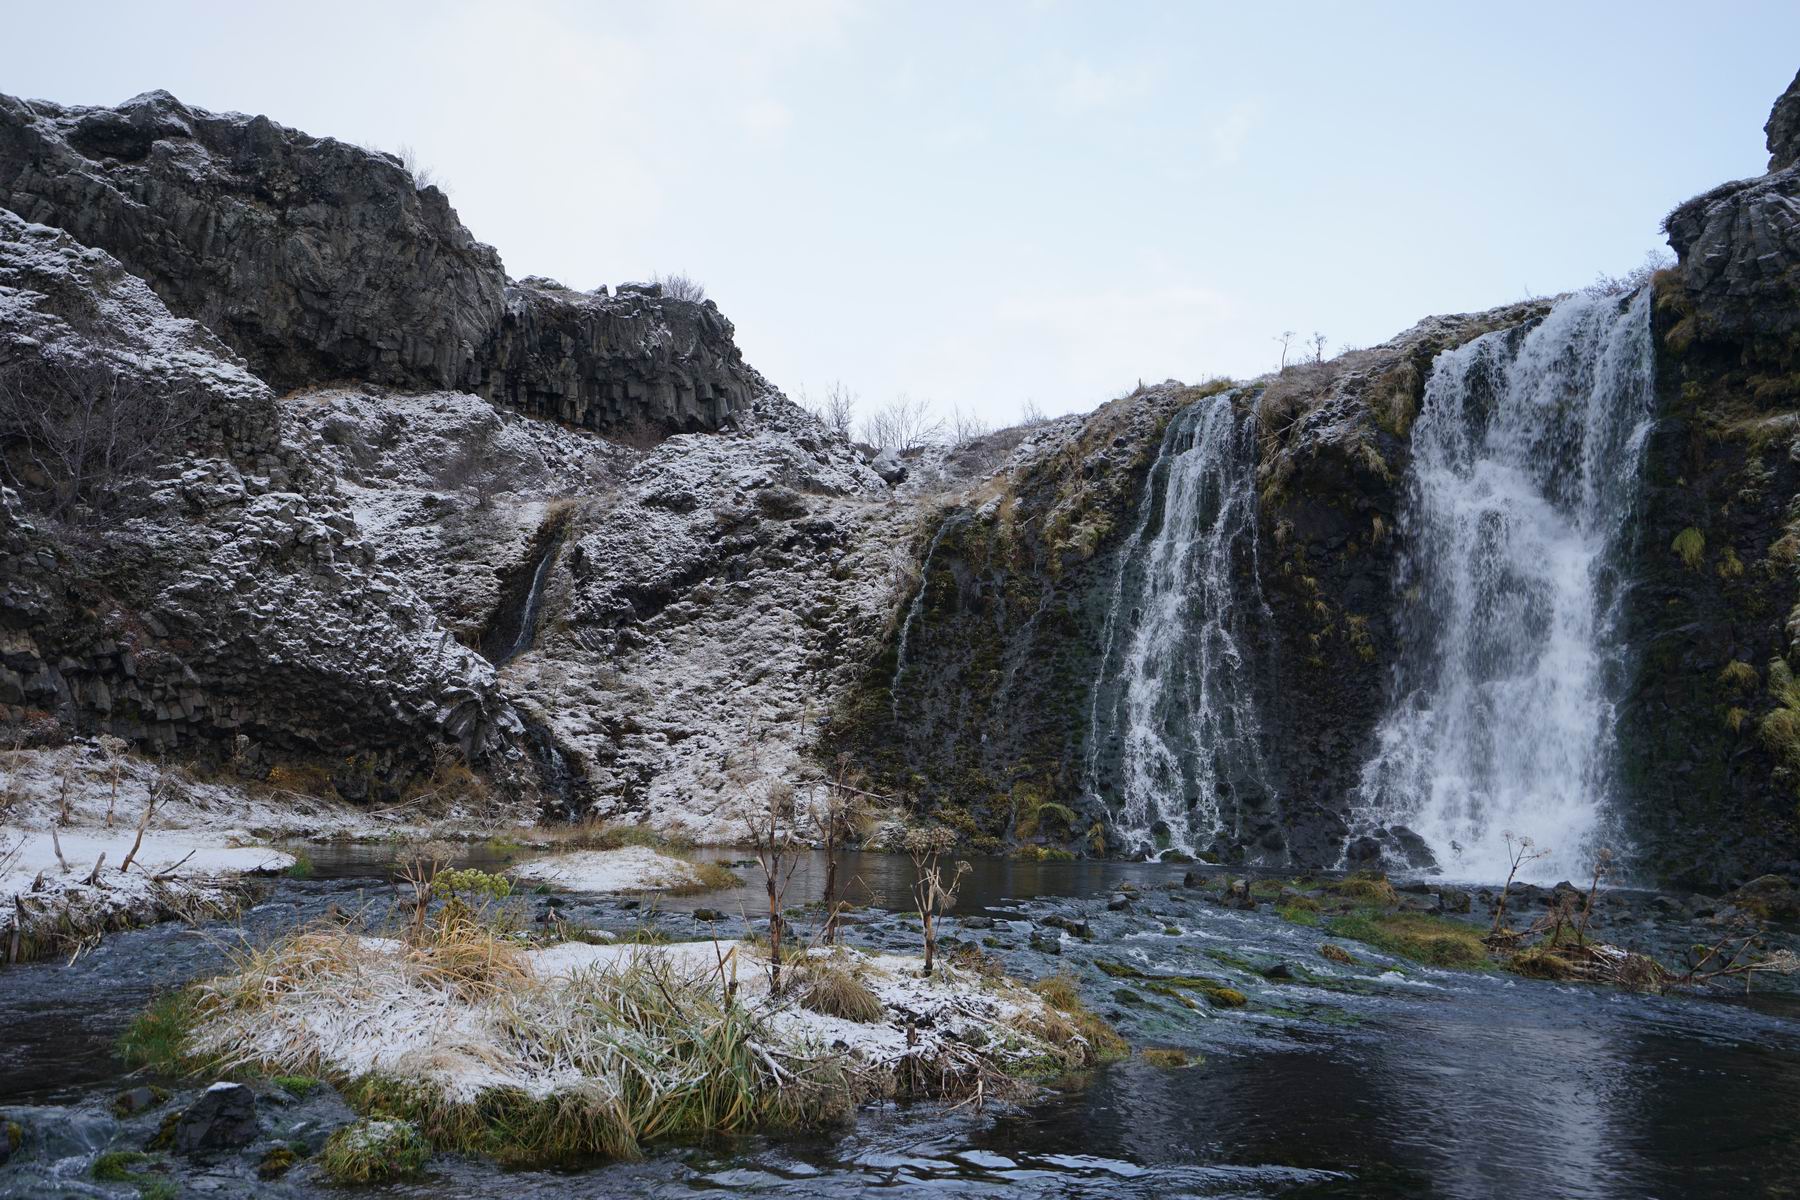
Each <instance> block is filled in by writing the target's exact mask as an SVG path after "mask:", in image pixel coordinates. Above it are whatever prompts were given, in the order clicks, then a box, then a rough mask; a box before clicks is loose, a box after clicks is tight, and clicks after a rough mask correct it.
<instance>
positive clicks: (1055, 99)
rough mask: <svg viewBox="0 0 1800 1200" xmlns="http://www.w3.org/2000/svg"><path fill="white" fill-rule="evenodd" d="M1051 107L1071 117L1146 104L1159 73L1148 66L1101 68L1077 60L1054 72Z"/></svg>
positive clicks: (1054, 69)
mask: <svg viewBox="0 0 1800 1200" xmlns="http://www.w3.org/2000/svg"><path fill="white" fill-rule="evenodd" d="M1053 71H1054V75H1053V78H1052V81H1051V84H1050V100H1051V104H1052V105H1053V106H1054V107H1055V108H1056V110H1057V111H1058V112H1062V113H1066V114H1069V115H1071V116H1073V115H1077V114H1081V113H1091V112H1098V111H1101V110H1103V109H1109V108H1117V107H1119V106H1121V105H1125V104H1131V103H1134V102H1136V101H1139V100H1142V99H1144V98H1145V97H1147V96H1148V95H1149V94H1150V91H1151V89H1152V87H1153V86H1154V85H1155V76H1156V74H1157V72H1156V70H1155V69H1154V68H1152V67H1150V66H1148V65H1146V64H1132V63H1128V64H1123V65H1121V66H1117V67H1111V68H1107V67H1097V66H1095V65H1094V64H1092V63H1090V62H1087V61H1085V60H1083V59H1076V60H1074V61H1072V62H1068V63H1065V64H1062V65H1060V66H1059V67H1056V68H1053Z"/></svg>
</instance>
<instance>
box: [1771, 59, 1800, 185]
mask: <svg viewBox="0 0 1800 1200" xmlns="http://www.w3.org/2000/svg"><path fill="white" fill-rule="evenodd" d="M1763 133H1764V135H1765V136H1767V138H1768V141H1769V170H1771V171H1782V170H1786V169H1787V168H1788V167H1791V166H1793V165H1794V164H1795V163H1800V72H1796V73H1795V75H1794V82H1792V83H1790V84H1788V87H1787V91H1785V92H1783V93H1782V94H1781V98H1780V99H1779V100H1777V101H1775V107H1774V108H1773V109H1771V110H1770V111H1769V119H1768V121H1767V122H1766V123H1765V124H1764V125H1763Z"/></svg>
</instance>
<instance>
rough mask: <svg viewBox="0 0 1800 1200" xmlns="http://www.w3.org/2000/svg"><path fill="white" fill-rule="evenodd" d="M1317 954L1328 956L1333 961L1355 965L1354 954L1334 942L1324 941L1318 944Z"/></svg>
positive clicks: (1323, 956)
mask: <svg viewBox="0 0 1800 1200" xmlns="http://www.w3.org/2000/svg"><path fill="white" fill-rule="evenodd" d="M1319 956H1320V957H1321V958H1328V959H1330V960H1331V961H1332V962H1334V963H1343V964H1344V965H1345V966H1355V965H1356V956H1355V955H1354V954H1352V953H1350V952H1349V951H1348V950H1346V949H1344V948H1343V947H1342V946H1340V945H1338V944H1337V943H1335V942H1326V943H1325V944H1324V945H1322V946H1320V947H1319Z"/></svg>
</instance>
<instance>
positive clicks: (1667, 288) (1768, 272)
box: [1620, 79, 1800, 887]
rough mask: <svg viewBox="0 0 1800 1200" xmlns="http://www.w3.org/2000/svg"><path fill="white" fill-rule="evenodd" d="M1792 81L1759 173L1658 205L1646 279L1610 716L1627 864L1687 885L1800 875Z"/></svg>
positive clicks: (1799, 425)
mask: <svg viewBox="0 0 1800 1200" xmlns="http://www.w3.org/2000/svg"><path fill="white" fill-rule="evenodd" d="M1797 126H1800V79H1796V81H1795V84H1794V85H1793V86H1790V87H1789V88H1788V91H1787V93H1786V94H1785V95H1783V96H1782V98H1781V99H1780V100H1778V101H1777V102H1776V105H1775V109H1774V112H1773V113H1772V115H1771V116H1770V118H1769V122H1768V125H1767V126H1766V129H1767V132H1768V135H1769V151H1770V155H1771V158H1770V167H1771V171H1770V173H1769V174H1767V175H1764V176H1762V177H1761V178H1758V179H1751V180H1744V181H1740V182H1736V183H1728V184H1724V185H1722V186H1720V187H1717V188H1714V189H1713V190H1712V191H1710V192H1707V193H1705V194H1704V195H1702V196H1698V197H1696V198H1695V199H1693V200H1689V201H1688V202H1686V203H1685V204H1682V205H1681V206H1680V207H1678V208H1676V209H1675V211H1674V212H1672V213H1670V214H1669V217H1668V219H1667V221H1666V222H1665V228H1666V229H1667V231H1668V234H1669V244H1670V245H1671V246H1672V247H1673V248H1674V249H1675V252H1676V254H1677V255H1678V256H1679V261H1678V264H1677V266H1676V267H1675V268H1674V269H1673V270H1669V271H1665V272H1663V273H1661V274H1660V275H1658V277H1657V279H1656V309H1655V329H1656V334H1657V342H1658V353H1657V409H1658V416H1659V419H1658V422H1657V426H1656V431H1655V434H1654V436H1653V438H1652V441H1651V444H1650V446H1649V448H1648V451H1647V453H1646V456H1645V476H1646V477H1645V483H1644V495H1643V499H1642V507H1641V515H1640V553H1639V560H1638V564H1637V566H1638V572H1637V578H1638V581H1639V582H1638V585H1637V586H1636V587H1635V588H1634V589H1633V591H1632V592H1631V593H1630V595H1629V597H1628V605H1627V610H1626V621H1627V637H1628V640H1629V641H1630V643H1631V645H1632V646H1633V647H1634V649H1635V651H1636V653H1637V655H1638V669H1637V672H1636V677H1635V681H1634V686H1633V689H1632V692H1631V696H1630V699H1629V702H1628V703H1627V705H1626V708H1625V710H1624V712H1623V713H1622V714H1621V717H1620V729H1621V748H1622V754H1621V761H1622V763H1623V764H1624V767H1625V771H1626V787H1625V789H1624V793H1625V795H1624V802H1625V803H1626V804H1627V806H1628V807H1629V811H1630V821H1629V822H1628V824H1629V826H1630V827H1631V828H1632V829H1634V830H1635V831H1636V832H1637V834H1638V839H1639V847H1638V850H1639V853H1640V857H1641V859H1642V860H1643V861H1644V862H1645V863H1646V864H1647V865H1648V866H1649V867H1650V868H1651V869H1652V870H1653V871H1654V873H1655V874H1656V875H1658V876H1660V877H1663V878H1670V879H1675V880H1679V881H1682V882H1684V883H1687V884H1689V885H1692V886H1699V887H1717V886H1720V885H1726V884H1733V883H1737V882H1741V881H1742V880H1743V879H1745V878H1749V877H1750V876H1753V875H1758V874H1762V873H1764V872H1765V871H1768V870H1777V871H1783V872H1791V871H1794V870H1800V803H1797V801H1800V742H1796V741H1795V740H1793V739H1791V738H1789V737H1788V736H1787V732H1788V730H1789V728H1790V726H1792V727H1794V728H1800V718H1797V717H1796V716H1795V715H1793V714H1794V712H1795V710H1794V709H1793V706H1792V704H1791V703H1790V700H1791V699H1793V698H1795V694H1794V693H1792V692H1791V691H1789V690H1788V689H1786V687H1785V685H1784V684H1783V682H1782V679H1783V674H1784V673H1785V672H1787V671H1789V670H1790V668H1791V665H1792V664H1793V663H1795V662H1797V661H1800V652H1797V648H1796V643H1795V639H1796V637H1800V620H1797V619H1796V613H1800V608H1797V607H1796V606H1797V604H1800V523H1797V522H1796V519H1795V509H1794V499H1795V497H1796V496H1797V495H1800V161H1797V155H1796V136H1797V135H1800V128H1797Z"/></svg>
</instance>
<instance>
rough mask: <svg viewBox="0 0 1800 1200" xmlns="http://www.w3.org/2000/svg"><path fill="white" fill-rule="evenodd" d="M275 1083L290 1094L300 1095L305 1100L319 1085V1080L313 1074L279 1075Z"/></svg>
mask: <svg viewBox="0 0 1800 1200" xmlns="http://www.w3.org/2000/svg"><path fill="white" fill-rule="evenodd" d="M274 1084H275V1086H276V1087H278V1088H280V1089H281V1090H282V1091H284V1092H287V1093H288V1094H289V1095H292V1096H298V1097H299V1098H300V1099H302V1100H304V1099H305V1098H306V1097H307V1096H309V1095H311V1094H312V1091H313V1089H314V1088H316V1087H318V1086H319V1081H318V1080H317V1079H314V1078H313V1077H312V1076H311V1075H277V1076H276V1077H275V1079H274Z"/></svg>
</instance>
